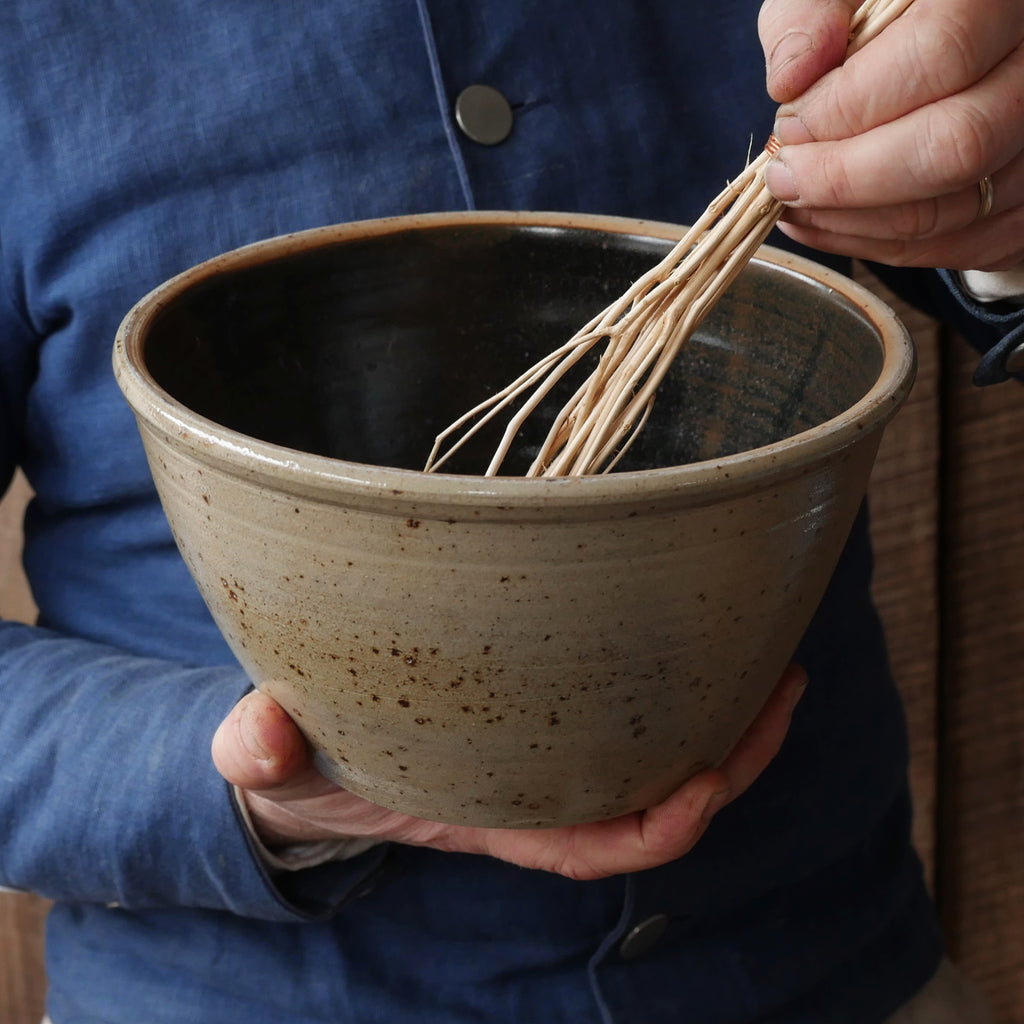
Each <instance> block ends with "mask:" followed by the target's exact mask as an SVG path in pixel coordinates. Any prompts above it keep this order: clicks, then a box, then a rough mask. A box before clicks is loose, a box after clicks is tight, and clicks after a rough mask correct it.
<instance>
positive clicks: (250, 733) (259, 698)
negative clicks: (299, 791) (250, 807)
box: [210, 690, 310, 790]
mask: <svg viewBox="0 0 1024 1024" xmlns="http://www.w3.org/2000/svg"><path fill="white" fill-rule="evenodd" d="M210 752H211V754H212V756H213V763H214V765H215V766H216V768H217V771H219V772H220V773H221V775H223V776H224V778H225V779H226V780H227V781H228V782H230V783H232V784H233V785H235V786H239V787H240V788H242V789H253V790H266V789H273V788H275V787H277V786H281V785H284V784H286V783H289V782H292V781H293V780H294V779H295V777H296V776H297V775H301V774H304V773H305V772H306V771H308V770H309V767H310V757H309V751H308V748H307V746H306V741H305V738H304V737H303V735H302V733H301V732H299V730H298V728H297V727H296V725H295V723H294V722H293V721H292V720H291V718H289V717H288V715H287V713H286V712H285V711H284V709H283V708H282V707H281V705H280V704H278V703H277V702H276V701H274V700H272V699H271V698H270V697H267V696H265V695H264V694H262V693H260V692H259V691H255V690H254V691H253V692H252V693H248V694H246V695H245V696H244V697H243V698H242V699H241V700H240V701H239V702H238V703H237V704H236V705H235V706H234V707H233V708H232V709H231V711H230V713H229V714H228V716H227V717H226V718H225V719H224V721H223V722H221V724H220V726H219V727H218V729H217V732H216V733H215V734H214V737H213V742H212V744H211V750H210Z"/></svg>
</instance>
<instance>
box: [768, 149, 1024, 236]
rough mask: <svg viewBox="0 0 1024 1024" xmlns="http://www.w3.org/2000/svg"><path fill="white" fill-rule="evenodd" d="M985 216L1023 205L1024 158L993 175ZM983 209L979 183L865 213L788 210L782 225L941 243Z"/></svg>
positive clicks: (966, 226) (837, 233) (857, 211)
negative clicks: (989, 203)
mask: <svg viewBox="0 0 1024 1024" xmlns="http://www.w3.org/2000/svg"><path fill="white" fill-rule="evenodd" d="M992 184H993V202H992V207H991V209H990V211H989V214H988V216H989V217H995V216H998V215H999V214H1000V213H1005V212H1006V211H1007V210H1012V209H1014V208H1015V207H1018V206H1021V205H1024V153H1021V154H1018V156H1017V157H1015V158H1014V159H1013V160H1011V161H1010V163H1009V164H1008V165H1007V166H1006V167H1004V168H1003V169H1002V170H1000V171H998V172H996V173H995V174H994V175H992ZM981 207H982V197H981V190H980V187H979V185H978V184H977V183H973V184H971V185H969V186H967V187H966V188H961V189H957V190H956V191H955V192H951V193H949V194H948V195H944V196H936V197H933V198H929V199H922V200H917V201H911V202H907V203H898V204H896V205H894V206H884V207H879V208H877V209H865V210H817V209H804V208H801V207H791V208H789V209H788V210H787V211H786V213H785V219H786V222H787V223H789V224H793V225H798V226H800V227H805V228H816V229H818V230H820V231H822V232H827V233H829V234H832V235H852V236H855V237H860V238H877V239H889V240H895V241H909V242H912V241H915V240H927V239H933V238H941V237H942V236H944V235H949V234H951V233H952V232H954V231H959V230H961V229H962V228H968V227H971V226H972V225H974V224H976V223H977V222H978V221H979V220H980V219H981V217H980V214H981Z"/></svg>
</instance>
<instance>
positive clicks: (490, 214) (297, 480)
mask: <svg viewBox="0 0 1024 1024" xmlns="http://www.w3.org/2000/svg"><path fill="white" fill-rule="evenodd" d="M474 225H481V226H496V225H501V226H513V227H536V228H551V229H556V230H563V229H581V230H588V231H600V232H606V233H612V234H623V235H632V236H639V237H642V238H643V237H646V238H656V239H664V240H668V241H673V240H677V239H678V238H680V237H681V236H682V234H683V233H684V232H685V230H686V228H685V226H683V225H679V224H671V223H667V222H663V221H653V220H645V219H640V218H633V217H619V216H610V215H603V214H581V213H559V212H547V211H501V210H498V211H485V210H480V211H455V212H447V213H421V214H410V215H403V216H396V217H383V218H374V219H370V220H360V221H351V222H347V223H343V224H334V225H328V226H324V227H317V228H311V229H307V230H304V231H297V232H292V233H289V234H283V235H277V236H274V237H272V238H267V239H263V240H261V241H257V242H253V243H250V244H248V245H244V246H241V247H239V248H236V249H232V250H229V251H227V252H224V253H221V254H220V255H217V256H214V257H212V258H210V259H207V260H204V261H202V262H201V263H198V264H196V265H195V266H192V267H190V268H188V269H187V270H184V271H182V272H181V273H179V274H177V275H175V276H174V277H172V278H170V279H168V280H167V281H165V282H163V283H162V284H160V285H158V286H157V287H156V288H154V289H152V290H151V291H150V292H148V293H147V294H146V295H144V296H143V297H142V298H141V299H139V301H138V302H137V303H136V304H135V305H134V306H133V307H132V308H131V309H130V310H129V311H128V313H127V314H126V315H125V316H124V318H123V320H122V321H121V324H120V326H119V327H118V330H117V334H116V337H115V341H114V349H113V356H112V358H113V366H114V373H115V377H116V379H117V383H118V385H119V386H120V388H121V390H122V392H123V394H124V397H125V398H126V400H127V401H128V403H129V405H130V407H131V408H132V410H133V412H134V414H135V416H136V419H137V420H138V422H139V426H140V429H142V430H143V433H145V428H148V429H149V430H151V431H154V432H155V433H156V434H157V435H160V436H162V437H163V438H164V439H165V440H167V441H169V442H170V443H171V444H172V445H175V446H176V447H178V448H184V449H187V450H188V451H189V452H190V453H191V454H192V455H193V456H194V457H196V458H198V459H199V460H200V461H203V462H207V463H209V464H211V465H217V466H218V467H219V468H220V469H222V470H226V471H228V472H230V473H232V474H233V475H236V476H239V477H243V478H247V479H250V480H263V481H266V482H268V483H274V485H275V486H280V484H281V482H282V481H284V480H287V481H288V489H289V490H290V491H295V492H301V493H302V494H303V495H305V496H306V497H309V498H313V499H317V498H319V499H320V500H323V501H326V502H328V503H332V504H333V503H336V502H339V501H340V500H341V498H340V497H339V495H340V494H341V493H342V492H343V493H344V494H345V495H346V497H347V498H348V499H351V498H353V497H355V496H357V495H358V496H359V497H361V498H362V499H363V500H364V501H370V502H374V501H384V502H386V503H393V501H394V499H395V497H396V496H401V498H402V500H403V502H407V501H409V500H410V499H412V500H414V501H415V502H416V503H417V504H419V505H432V504H442V505H449V506H451V505H456V506H466V505H472V506H478V507H480V506H482V507H491V508H501V507H503V506H505V505H507V504H508V503H509V502H510V501H512V500H514V501H515V502H516V504H517V505H519V506H520V507H521V506H522V504H523V503H524V502H525V503H526V504H537V505H541V506H545V507H550V506H552V505H555V506H559V507H564V506H584V505H593V504H595V503H596V504H607V503H612V504H617V503H622V502H634V501H636V500H637V499H642V500H644V501H645V502H650V501H657V500H659V499H665V498H673V499H675V500H685V498H686V496H688V495H689V496H691V497H694V496H696V495H697V494H700V495H701V499H702V500H704V499H711V498H715V497H719V496H721V495H722V494H724V493H733V492H735V491H738V490H746V489H748V488H751V487H754V486H756V485H757V483H758V481H759V480H761V479H763V477H764V476H765V475H767V474H768V473H773V474H778V473H780V472H781V473H782V474H783V475H784V476H789V475H800V474H802V473H805V472H809V471H811V470H812V469H813V468H814V467H815V466H816V465H819V464H820V463H821V461H822V460H823V459H825V458H828V457H830V456H832V455H833V454H835V453H836V452H839V451H841V450H842V449H844V448H847V447H849V446H851V445H852V444H854V443H855V442H858V441H861V440H863V439H864V438H865V437H866V436H868V434H869V433H871V432H872V431H881V430H882V429H883V428H884V426H885V425H886V424H887V423H888V421H889V420H890V419H891V418H892V416H893V415H895V413H896V412H897V410H898V409H899V407H900V406H901V405H902V403H903V401H904V400H905V398H906V396H907V394H908V393H909V390H910V388H911V386H912V384H913V379H914V374H915V371H916V354H915V350H914V346H913V343H912V341H911V339H910V336H909V334H908V332H907V329H906V327H905V326H904V325H903V324H902V322H901V321H900V320H899V318H898V317H897V315H896V313H895V311H894V310H893V309H892V308H891V307H890V306H889V305H888V304H886V303H885V302H884V300H882V299H881V298H879V297H878V296H877V295H875V294H874V293H873V292H871V291H869V290H868V289H866V288H865V287H863V286H862V285H860V284H858V283H857V282H856V281H853V280H852V279H851V278H849V277H846V276H845V275H843V274H841V273H840V272H839V271H836V270H832V269H831V268H829V267H825V266H823V265H821V264H819V263H815V262H814V261H812V260H810V259H807V258H805V257H802V256H798V255H795V254H793V253H789V252H786V251H784V250H782V249H778V248H776V247H773V246H769V245H762V246H761V247H760V248H759V249H758V252H757V254H756V255H755V257H754V259H753V260H752V261H751V262H755V263H763V264H770V265H772V266H774V267H776V268H779V269H782V270H784V271H788V272H790V273H792V274H794V275H796V276H800V277H804V278H810V279H812V280H814V281H815V282H817V283H818V284H819V285H821V286H823V287H825V288H827V289H828V290H830V291H833V292H835V293H837V294H838V295H840V296H841V297H842V298H843V299H844V300H845V301H846V302H847V303H848V304H849V305H851V306H852V307H853V308H854V309H855V310H856V311H858V312H859V313H860V314H861V315H862V316H863V317H864V318H865V319H866V320H867V321H868V322H869V323H870V324H871V325H872V327H873V328H874V329H875V331H877V333H878V335H879V341H880V343H881V346H882V353H883V359H882V367H881V370H880V372H879V374H878V377H877V379H876V380H875V382H874V383H873V384H872V386H871V387H870V388H869V389H868V391H867V392H866V393H865V394H864V395H863V396H862V397H861V398H860V399H859V400H858V401H857V402H855V403H854V404H853V405H851V406H850V407H849V408H848V409H846V410H844V411H843V412H842V413H840V414H839V415H837V416H834V417H832V418H831V419H829V420H826V421H824V422H822V423H819V424H816V425H815V426H814V427H811V428H809V429H807V430H804V431H801V432H800V433H797V434H794V435H792V436H790V437H788V438H784V439H782V440H780V441H775V442H772V443H771V444H768V445H764V446H760V447H757V448H751V449H746V450H744V451H742V452H737V453H734V454H732V455H727V456H723V457H721V458H716V459H710V460H704V461H701V462H692V463H686V464H683V465H678V466H665V467H659V468H656V469H644V470H633V471H622V472H614V473H608V474H601V475H590V476H575V477H555V478H527V477H521V476H493V477H485V476H482V475H470V474H455V473H445V472H443V471H438V472H433V473H425V472H423V471H422V470H413V469H400V468H395V467H390V466H376V465H371V464H367V463H359V462H349V461H346V460H343V459H336V458H331V457H328V456H323V455H313V454H310V453H307V452H300V451H297V450H295V449H292V448H287V447H285V446H283V445H279V444H274V443H273V442H269V441H262V440H259V439H257V438H254V437H251V436H249V435H246V434H242V433H240V432H238V431H235V430H231V429H229V428H226V427H223V426H220V425H219V424H216V423H215V422H214V421H212V420H209V419H208V418H206V417H204V416H201V415H199V414H198V413H196V412H194V411H192V410H191V409H189V408H188V407H187V406H185V405H184V404H183V403H181V402H180V401H178V400H177V399H176V398H174V397H172V396H171V395H170V394H169V393H168V392H166V391H165V390H164V389H163V388H162V387H161V386H160V385H159V384H158V383H157V382H156V380H155V379H154V378H153V376H152V375H151V374H150V373H149V371H148V370H147V368H146V365H145V359H144V353H143V349H144V339H145V336H146V333H147V331H148V328H149V327H150V326H151V325H152V324H153V322H154V321H155V320H156V318H157V317H158V316H159V315H160V314H161V312H162V311H163V310H164V309H165V308H166V307H167V306H168V305H170V304H171V303H172V302H174V301H175V300H176V299H177V298H178V297H179V296H181V295H182V294H183V293H185V292H186V291H187V290H189V289H190V288H192V287H193V286H195V285H198V284H200V283H202V282H205V281H207V280H209V279H210V278H212V277H215V276H217V275H219V274H221V273H225V272H229V271H237V270H241V269H244V268H247V267H252V266H257V265H262V264H267V263H271V262H273V261H275V260H277V259H280V258H283V257H288V256H291V255H294V254H296V253H299V252H304V251H309V250H313V249H316V248H322V247H328V246H333V245H336V244H338V243H343V242H345V241H352V240H357V239H365V238H370V237H376V236H381V235H386V234H392V233H394V234H398V233H404V232H408V231H416V230H430V229H436V228H438V227H443V226H474ZM425 456H426V452H425V453H424V457H425Z"/></svg>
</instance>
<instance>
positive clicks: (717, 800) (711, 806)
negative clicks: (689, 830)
mask: <svg viewBox="0 0 1024 1024" xmlns="http://www.w3.org/2000/svg"><path fill="white" fill-rule="evenodd" d="M729 793H730V790H728V789H718V790H716V791H715V792H714V793H712V794H711V796H710V797H709V798H708V802H707V803H706V804H705V805H704V810H703V811H702V812H701V816H700V820H701V821H703V822H704V823H705V824H707V822H709V821H710V820H711V819H712V818H713V817H714V816H715V815H716V814H717V813H718V812H719V811H720V810H721V809H722V808H723V807H724V806H725V805H726V804H727V803H728V802H729Z"/></svg>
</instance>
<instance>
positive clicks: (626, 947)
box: [619, 914, 668, 960]
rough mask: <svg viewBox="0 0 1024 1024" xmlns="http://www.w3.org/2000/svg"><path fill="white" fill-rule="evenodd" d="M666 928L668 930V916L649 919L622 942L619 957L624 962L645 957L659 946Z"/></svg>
mask: <svg viewBox="0 0 1024 1024" xmlns="http://www.w3.org/2000/svg"><path fill="white" fill-rule="evenodd" d="M666 928H668V915H667V914H655V915H654V916H653V917H649V918H647V920H646V921H641V922H640V923H639V924H638V925H636V926H635V927H634V928H632V929H631V930H630V932H629V934H628V935H627V936H626V937H625V938H624V939H623V940H622V943H621V944H620V946H619V956H621V957H622V959H623V960H635V959H636V958H637V957H638V956H643V955H644V953H646V952H647V951H648V950H650V949H653V948H654V947H655V946H656V945H657V944H658V940H659V939H660V938H661V937H662V935H664V934H665V929H666Z"/></svg>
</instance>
